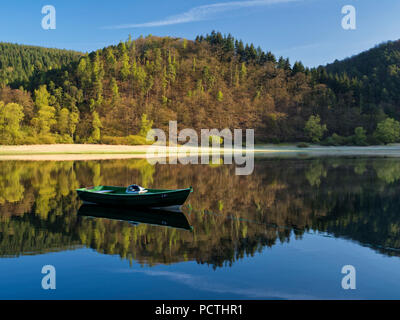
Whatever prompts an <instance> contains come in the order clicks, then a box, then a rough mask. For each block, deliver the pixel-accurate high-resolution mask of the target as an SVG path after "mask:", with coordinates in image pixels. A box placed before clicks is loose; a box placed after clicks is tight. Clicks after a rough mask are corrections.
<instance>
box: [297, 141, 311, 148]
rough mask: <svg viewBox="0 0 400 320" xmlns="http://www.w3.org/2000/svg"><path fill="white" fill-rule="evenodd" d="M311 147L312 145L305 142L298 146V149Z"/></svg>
mask: <svg viewBox="0 0 400 320" xmlns="http://www.w3.org/2000/svg"><path fill="white" fill-rule="evenodd" d="M309 147H310V145H309V144H308V143H305V142H300V143H298V144H297V148H309Z"/></svg>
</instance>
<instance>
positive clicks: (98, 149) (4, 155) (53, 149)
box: [0, 144, 400, 161]
mask: <svg viewBox="0 0 400 320" xmlns="http://www.w3.org/2000/svg"><path fill="white" fill-rule="evenodd" d="M182 152H186V153H187V154H188V155H189V152H191V154H192V155H193V154H205V153H206V154H213V153H219V154H222V153H224V152H225V153H236V152H240V150H235V149H212V148H200V147H199V148H195V147H191V148H187V147H178V148H177V147H155V146H125V145H99V144H54V145H23V146H0V160H32V161H39V160H50V161H73V160H105V159H130V158H146V157H160V156H161V157H162V156H165V155H168V154H169V153H171V154H176V153H182ZM247 152H252V153H255V154H257V155H259V156H267V157H271V156H277V155H279V156H288V157H296V156H301V155H310V156H387V157H400V145H399V144H394V145H389V146H368V147H322V146H311V147H309V148H297V147H296V146H295V145H287V146H276V145H262V146H260V145H258V146H256V147H255V149H252V150H247Z"/></svg>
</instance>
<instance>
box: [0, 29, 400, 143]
mask: <svg viewBox="0 0 400 320" xmlns="http://www.w3.org/2000/svg"><path fill="white" fill-rule="evenodd" d="M399 88H400V41H395V42H387V43H383V44H381V45H378V46H376V47H375V48H372V49H371V50H368V51H366V52H363V53H361V54H359V55H356V56H354V57H351V58H348V59H345V60H343V61H335V62H334V63H332V64H328V65H327V66H320V67H318V68H311V69H310V68H306V67H304V65H303V64H302V63H301V62H299V61H297V62H293V63H292V62H291V61H290V60H289V59H288V58H284V57H276V56H275V55H274V54H273V53H272V52H265V51H263V50H262V49H261V48H259V47H258V48H256V47H255V46H254V45H253V44H244V43H243V42H242V41H240V40H237V39H235V38H234V37H233V36H231V35H222V34H221V33H219V32H214V31H213V32H212V33H211V34H208V35H205V36H203V35H202V36H198V37H197V38H196V39H195V40H193V41H192V40H187V39H181V38H172V37H156V36H152V35H149V36H147V37H146V38H144V37H139V38H137V39H135V40H134V39H132V37H129V38H128V39H127V40H126V41H121V42H120V43H119V44H118V45H114V46H109V47H106V48H103V49H100V50H97V51H95V52H91V53H90V54H83V53H78V52H73V51H67V50H58V49H48V48H39V47H31V46H22V45H15V44H7V43H1V44H0V142H1V143H2V144H34V143H108V144H144V143H146V139H145V138H144V136H145V133H146V131H147V130H146V129H148V128H151V127H153V128H161V129H166V128H167V127H168V122H169V121H171V120H176V121H178V126H179V129H182V128H187V127H189V128H194V129H196V130H200V129H201V128H210V129H211V128H217V129H223V128H230V129H234V128H254V129H255V133H256V142H259V143H263V142H265V143H282V142H298V141H304V142H313V143H320V144H326V145H368V144H387V143H393V142H400V123H399V122H398V121H399V120H400V112H399V107H400V89H399Z"/></svg>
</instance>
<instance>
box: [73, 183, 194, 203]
mask: <svg viewBox="0 0 400 320" xmlns="http://www.w3.org/2000/svg"><path fill="white" fill-rule="evenodd" d="M76 191H77V192H78V196H79V198H81V200H83V201H84V202H89V203H95V204H99V205H105V206H117V207H130V208H135V207H148V208H151V207H169V206H180V205H183V204H184V203H185V201H186V199H187V198H188V196H189V194H190V193H191V192H193V188H192V187H190V188H187V189H176V190H164V189H145V192H143V193H129V192H127V188H125V187H113V186H97V187H91V188H81V189H77V190H76Z"/></svg>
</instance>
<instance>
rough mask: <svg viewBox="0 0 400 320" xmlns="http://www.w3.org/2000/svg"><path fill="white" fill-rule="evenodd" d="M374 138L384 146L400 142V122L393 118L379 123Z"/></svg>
mask: <svg viewBox="0 0 400 320" xmlns="http://www.w3.org/2000/svg"><path fill="white" fill-rule="evenodd" d="M374 137H375V138H376V139H378V140H379V141H380V142H382V143H384V144H388V143H393V142H398V141H399V140H400V122H398V121H396V120H394V119H392V118H387V119H386V120H384V121H381V122H379V123H378V126H377V127H376V130H375V132H374Z"/></svg>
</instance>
